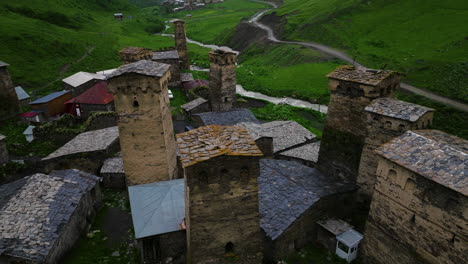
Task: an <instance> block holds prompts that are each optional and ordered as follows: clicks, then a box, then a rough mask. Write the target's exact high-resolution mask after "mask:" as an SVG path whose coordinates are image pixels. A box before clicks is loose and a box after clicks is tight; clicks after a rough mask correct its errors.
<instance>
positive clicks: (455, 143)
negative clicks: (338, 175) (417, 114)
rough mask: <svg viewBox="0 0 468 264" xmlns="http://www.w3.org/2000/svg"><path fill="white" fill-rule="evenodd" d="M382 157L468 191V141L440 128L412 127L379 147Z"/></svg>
mask: <svg viewBox="0 0 468 264" xmlns="http://www.w3.org/2000/svg"><path fill="white" fill-rule="evenodd" d="M376 152H377V153H378V154H379V155H381V156H382V157H384V158H386V159H388V160H390V161H393V162H395V163H397V164H398V165H400V166H403V167H405V168H406V169H408V170H411V171H413V172H415V173H417V174H419V175H422V176H423V177H426V178H428V179H430V180H432V181H435V182H437V183H439V184H441V185H444V186H446V187H447V188H450V189H452V190H455V191H457V192H459V193H462V194H464V195H468V170H467V168H468V154H467V152H468V141H467V140H464V139H461V138H457V137H455V136H452V135H449V134H446V133H444V132H441V131H438V130H417V131H408V132H406V133H405V134H403V135H401V136H400V137H397V138H395V139H393V140H392V141H390V142H388V143H386V144H384V145H382V146H381V147H380V148H378V149H377V150H376Z"/></svg>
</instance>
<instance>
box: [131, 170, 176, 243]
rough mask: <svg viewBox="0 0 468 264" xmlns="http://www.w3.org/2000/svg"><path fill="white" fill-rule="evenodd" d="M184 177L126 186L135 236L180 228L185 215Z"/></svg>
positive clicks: (146, 235) (157, 233)
mask: <svg viewBox="0 0 468 264" xmlns="http://www.w3.org/2000/svg"><path fill="white" fill-rule="evenodd" d="M184 189H185V187H184V179H178V180H172V181H161V182H155V183H150V184H142V185H134V186H129V187H128V196H129V197H130V207H131V210H132V219H133V228H134V230H135V238H137V239H139V238H144V237H149V236H154V235H159V234H165V233H169V232H174V231H177V230H181V228H180V226H179V225H180V224H181V223H182V221H183V220H184V218H185V195H184Z"/></svg>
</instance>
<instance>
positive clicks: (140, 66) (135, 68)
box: [107, 60, 171, 79]
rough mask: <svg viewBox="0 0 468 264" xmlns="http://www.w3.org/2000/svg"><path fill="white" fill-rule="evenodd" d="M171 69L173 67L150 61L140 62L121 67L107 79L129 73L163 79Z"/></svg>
mask: <svg viewBox="0 0 468 264" xmlns="http://www.w3.org/2000/svg"><path fill="white" fill-rule="evenodd" d="M170 68H171V65H169V64H164V63H160V62H156V61H149V60H140V61H137V62H134V63H129V64H126V65H123V66H121V67H119V68H118V69H117V70H115V71H114V72H113V73H111V74H109V75H108V76H107V79H112V78H114V77H117V76H120V75H123V74H128V73H137V74H142V75H147V76H153V77H162V76H164V74H165V73H166V72H168V71H169V69H170Z"/></svg>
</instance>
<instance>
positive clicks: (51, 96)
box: [29, 90, 70, 105]
mask: <svg viewBox="0 0 468 264" xmlns="http://www.w3.org/2000/svg"><path fill="white" fill-rule="evenodd" d="M69 92H70V91H66V90H63V91H60V92H53V93H51V94H49V95H46V96H44V97H41V98H39V99H37V100H35V101H32V102H30V103H29V104H30V105H33V104H44V103H48V102H50V101H52V100H55V99H57V98H59V97H60V96H62V95H64V94H67V93H69Z"/></svg>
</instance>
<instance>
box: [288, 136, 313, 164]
mask: <svg viewBox="0 0 468 264" xmlns="http://www.w3.org/2000/svg"><path fill="white" fill-rule="evenodd" d="M319 150H320V141H317V142H313V143H309V144H305V145H302V146H300V147H297V148H292V149H290V150H286V151H283V152H281V154H280V155H281V156H285V157H292V158H296V159H301V160H306V161H312V162H317V161H318V154H319Z"/></svg>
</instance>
